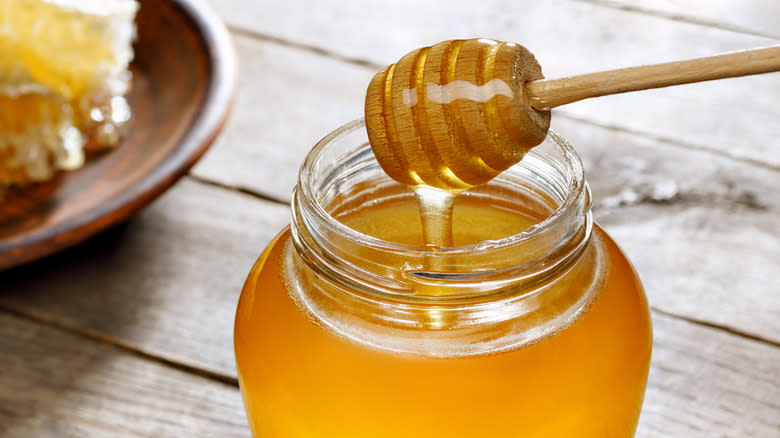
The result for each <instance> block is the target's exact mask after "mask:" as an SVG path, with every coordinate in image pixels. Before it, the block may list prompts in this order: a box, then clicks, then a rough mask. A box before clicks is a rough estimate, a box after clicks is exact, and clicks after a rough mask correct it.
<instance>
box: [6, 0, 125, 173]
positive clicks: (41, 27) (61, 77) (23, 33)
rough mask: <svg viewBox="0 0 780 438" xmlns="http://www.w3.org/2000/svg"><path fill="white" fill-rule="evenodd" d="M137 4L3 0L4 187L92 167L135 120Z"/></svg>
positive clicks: (97, 0)
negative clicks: (88, 156)
mask: <svg viewBox="0 0 780 438" xmlns="http://www.w3.org/2000/svg"><path fill="white" fill-rule="evenodd" d="M137 9H138V4H137V3H136V2H135V0H0V188H2V187H4V186H8V185H23V184H25V183H29V182H38V181H45V180H47V179H49V178H51V177H52V176H53V175H54V174H55V173H57V172H58V171H60V170H71V169H75V168H78V167H80V166H81V165H83V163H84V146H85V144H86V143H87V141H89V144H90V145H96V146H98V147H110V146H113V145H116V144H117V142H118V141H119V138H120V135H121V128H122V126H123V125H124V124H125V123H126V122H127V121H128V120H129V118H130V108H129V106H128V105H127V102H126V101H125V99H124V97H123V96H124V95H125V93H126V92H127V90H128V87H129V83H130V79H131V74H130V72H129V70H128V64H129V63H130V60H131V59H132V57H133V51H132V46H131V43H132V40H133V38H134V37H135V26H134V23H133V20H134V17H135V13H136V11H137Z"/></svg>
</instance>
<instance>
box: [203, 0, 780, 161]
mask: <svg viewBox="0 0 780 438" xmlns="http://www.w3.org/2000/svg"><path fill="white" fill-rule="evenodd" d="M242 5H243V6H242ZM214 6H215V8H216V9H217V10H218V11H219V12H220V13H221V14H222V16H223V17H224V18H225V19H226V20H227V21H228V22H229V23H230V24H232V25H233V26H236V27H239V28H242V29H248V30H251V31H254V32H258V33H260V34H264V35H270V36H272V37H275V38H281V39H285V40H289V41H292V42H296V43H302V44H306V45H311V46H315V47H320V48H324V49H326V50H328V51H330V52H333V53H336V54H341V55H345V56H348V57H353V58H359V59H367V60H370V61H372V62H376V63H379V64H388V63H391V62H395V61H396V60H398V58H400V57H401V56H402V55H403V54H404V53H406V52H408V51H410V50H412V49H414V48H417V47H421V46H424V45H429V44H432V43H435V42H438V41H440V40H445V39H451V38H468V37H475V36H476V37H490V38H497V39H504V40H510V41H518V42H520V43H522V44H524V45H526V46H527V47H528V48H529V49H531V51H532V52H534V53H535V54H536V56H537V58H538V59H539V62H540V63H541V65H542V67H543V70H544V71H545V74H546V75H547V76H548V77H561V76H568V75H573V74H578V73H588V72H593V71H599V70H606V69H610V68H618V67H626V66H631V65H639V64H648V63H654V62H664V61H671V60H678V59H685V58H691V57H696V56H705V55H711V54H715V53H720V52H726V51H733V50H738V49H744V48H751V47H757V46H766V45H770V44H776V43H777V40H774V39H771V38H763V37H756V36H751V35H745V34H739V33H735V32H730V31H727V30H723V29H718V28H713V27H707V26H700V25H696V24H691V23H686V22H681V21H676V20H669V19H665V18H662V17H657V16H650V15H647V14H640V13H634V12H629V11H623V10H619V9H615V8H610V7H604V6H600V5H595V4H591V3H584V2H579V1H571V0H553V1H548V2H533V3H528V2H514V3H506V2H503V1H500V0H487V1H485V2H481V3H480V5H479V7H478V8H475V7H474V4H473V2H464V1H456V2H453V1H444V0H442V1H437V2H426V3H425V5H420V4H419V3H418V2H370V4H367V3H366V2H362V1H347V0H342V1H340V2H337V3H336V4H334V2H327V3H318V4H317V5H313V4H310V2H307V1H305V0H291V1H290V2H288V3H286V7H285V8H268V7H266V6H265V5H263V4H261V3H255V4H245V3H244V2H242V1H240V0H227V1H221V2H214ZM743 8H746V9H747V8H749V7H748V6H747V5H746V6H743ZM291 11H295V12H294V13H292V12H291ZM570 23H577V25H576V26H573V25H570ZM242 59H243V61H244V67H245V68H246V66H247V65H248V64H250V63H255V62H257V63H262V62H264V60H265V58H263V57H257V56H252V55H250V54H249V53H248V52H243V53H242ZM252 68H253V69H256V70H259V69H262V66H258V67H252ZM305 68H306V67H305V64H304V65H299V66H290V74H291V75H293V76H296V75H297V74H298V73H296V72H297V71H302V70H303V69H305ZM312 71H314V70H312ZM316 72H317V73H316V75H317V76H326V77H328V76H330V77H331V78H328V80H332V85H331V89H330V91H328V93H332V92H333V90H339V91H341V92H342V93H344V94H346V95H347V97H348V98H349V99H347V100H344V101H343V104H344V105H349V106H350V108H351V106H352V105H354V103H353V100H352V99H351V96H352V95H353V94H362V93H363V92H364V88H365V86H366V82H365V81H357V82H355V81H353V80H351V78H350V79H344V80H339V79H338V75H337V74H335V73H331V72H327V71H323V70H317V71H316ZM309 75H313V74H312V73H311V71H310V72H309ZM266 80H267V81H268V84H269V85H268V86H269V87H273V84H274V83H276V81H275V80H272V79H266ZM289 91H290V93H295V92H296V91H295V90H289ZM298 91H299V92H302V93H305V94H307V95H310V96H311V95H316V94H318V92H319V91H317V90H309V89H301V90H298ZM288 95H289V94H288ZM309 99H310V100H311V99H312V98H311V97H310V98H309ZM290 100H291V101H297V100H296V99H290ZM261 101H262V100H261ZM303 101H304V102H305V99H303ZM313 101H314V100H313ZM778 101H780V74H770V75H764V76H762V77H750V78H740V79H729V80H725V81H716V82H713V83H710V84H695V85H687V86H683V87H671V88H668V89H663V90H655V91H650V92H640V93H632V94H630V95H626V96H612V97H604V98H598V99H592V100H590V101H585V102H580V103H575V104H572V105H568V106H564V107H562V109H561V111H562V112H565V113H569V114H572V115H574V116H577V117H582V118H585V119H587V120H593V121H595V122H598V123H602V124H605V123H606V124H610V125H612V124H614V125H617V126H622V127H625V128H627V129H630V130H635V131H639V132H646V133H649V134H652V135H659V136H665V137H670V138H673V139H677V140H679V141H681V142H683V143H690V144H694V145H697V146H700V147H705V148H711V149H715V150H719V151H723V152H725V153H733V154H735V155H744V156H747V157H749V158H751V159H754V160H760V161H765V162H767V163H770V164H771V165H773V166H776V167H780V148H778V147H777V145H778V141H777V139H778V138H780V126H779V125H778V124H777V123H776V120H777V119H778V118H780V108H778V106H777V105H776V102H778ZM315 102H316V101H315ZM279 105H284V102H283V101H275V102H274V105H273V106H271V107H270V108H272V109H273V111H281V110H280V108H279ZM353 111H354V112H355V113H359V112H360V111H362V105H361V106H358V107H356V108H354V109H353ZM340 122H341V121H339V123H335V124H333V125H332V127H335V126H336V125H339V124H341V123H340ZM289 123H290V120H289V119H288V120H287V121H286V123H285V125H288V124H289ZM255 135H257V134H255Z"/></svg>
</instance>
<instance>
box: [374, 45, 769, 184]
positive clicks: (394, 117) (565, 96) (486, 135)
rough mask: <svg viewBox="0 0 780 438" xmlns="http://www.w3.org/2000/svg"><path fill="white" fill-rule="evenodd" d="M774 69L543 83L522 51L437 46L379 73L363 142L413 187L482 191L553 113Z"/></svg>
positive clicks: (707, 65) (759, 64)
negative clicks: (587, 102)
mask: <svg viewBox="0 0 780 438" xmlns="http://www.w3.org/2000/svg"><path fill="white" fill-rule="evenodd" d="M778 70H780V46H774V47H768V48H764V49H755V50H746V51H742V52H735V53H729V54H723V55H717V56H711V57H705V58H697V59H692V60H687V61H679V62H671V63H665V64H656V65H648V66H641V67H631V68H624V69H619V70H611V71H605V72H599V73H591V74H586V75H582V76H574V77H568V78H562V79H552V80H544V79H543V76H542V69H541V67H540V66H539V63H538V62H537V61H536V59H535V58H534V56H533V54H532V53H531V52H529V51H528V50H527V49H526V48H524V47H522V46H520V45H518V44H515V43H507V42H497V41H492V40H486V39H470V40H452V41H444V42H441V43H438V44H436V45H433V46H431V47H425V48H422V49H417V50H414V51H412V52H410V53H408V54H407V55H406V56H404V57H403V58H401V60H399V61H398V62H397V63H396V64H393V65H389V66H387V67H385V68H383V69H382V70H380V71H379V72H378V73H377V74H376V75H375V76H374V78H373V80H372V81H371V83H370V84H369V86H368V91H367V93H366V106H365V119H366V129H367V131H368V136H369V141H370V143H371V147H372V149H373V151H374V154H375V155H376V157H377V160H378V161H379V164H380V165H381V166H382V168H383V169H384V171H385V172H386V173H387V174H388V175H389V176H390V177H391V178H393V179H395V180H396V181H398V182H400V183H402V184H406V185H408V186H411V187H416V186H423V185H427V186H431V187H436V188H440V189H444V190H447V191H451V192H458V191H461V190H464V189H467V188H469V187H474V186H477V185H479V184H483V183H485V182H487V181H489V180H490V179H492V178H493V177H495V176H496V175H497V174H498V173H500V172H501V171H503V170H505V169H507V168H509V167H510V166H512V165H514V164H515V163H517V162H519V161H520V160H521V159H522V158H523V155H525V153H526V152H527V151H528V150H529V149H530V148H532V147H534V146H536V145H538V144H539V143H541V142H542V141H543V140H544V138H545V137H546V135H547V130H548V129H549V127H550V109H552V108H555V107H557V106H559V105H563V104H567V103H571V102H576V101H578V100H582V99H587V98H590V97H598V96H605V95H609V94H618V93H625V92H628V91H637V90H645V89H650V88H659V87H666V86H669V85H678V84H686V83H691V82H700V81H708V80H713V79H722V78H728V77H737V76H745V75H751V74H758V73H768V72H773V71H778Z"/></svg>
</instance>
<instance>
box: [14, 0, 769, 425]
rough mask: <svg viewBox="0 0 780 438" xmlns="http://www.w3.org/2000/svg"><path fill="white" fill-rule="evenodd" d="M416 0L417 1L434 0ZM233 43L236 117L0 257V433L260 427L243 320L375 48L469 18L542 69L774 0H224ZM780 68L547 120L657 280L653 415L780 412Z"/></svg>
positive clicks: (727, 35) (707, 24) (749, 418)
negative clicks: (77, 242) (260, 266)
mask: <svg viewBox="0 0 780 438" xmlns="http://www.w3.org/2000/svg"><path fill="white" fill-rule="evenodd" d="M418 4H420V5H418ZM212 5H213V7H214V8H215V9H216V10H217V12H218V13H219V14H221V15H222V17H223V18H224V19H225V21H226V22H227V23H228V25H229V27H230V29H231V31H232V33H233V36H234V38H235V45H236V48H237V50H238V53H239V59H240V63H241V77H240V89H239V94H238V96H237V101H236V104H235V108H234V111H233V114H232V118H231V119H230V121H229V123H228V125H227V127H226V129H225V131H224V133H223V134H222V136H221V137H220V138H219V140H218V141H217V143H216V144H215V145H214V147H213V149H212V150H211V151H210V152H209V153H208V154H207V156H206V157H205V158H204V159H203V160H202V161H201V162H200V163H199V164H198V165H197V166H196V167H195V168H194V169H193V170H192V171H191V172H190V174H189V176H187V177H185V178H184V179H183V180H182V181H181V182H180V183H179V184H178V185H176V186H175V187H174V188H173V189H171V190H170V191H169V192H167V194H165V195H164V196H162V197H161V198H160V199H159V200H158V201H156V202H155V203H154V204H152V205H151V206H150V207H149V208H147V209H146V210H145V211H143V212H142V213H141V214H139V215H138V216H137V217H136V218H134V219H133V220H131V221H130V222H128V223H126V224H124V225H122V226H119V227H117V228H115V229H113V230H111V231H109V232H107V233H104V234H103V235H100V236H98V237H96V238H94V239H92V240H91V241H89V242H87V243H85V244H83V245H81V246H79V247H77V248H75V249H72V250H69V251H67V252H65V253H62V254H59V255H56V256H54V257H51V258H49V259H46V260H43V261H40V262H37V263H33V264H30V265H27V266H24V267H21V268H17V269H14V270H11V271H7V272H3V273H0V364H1V366H2V368H0V436H2V437H14V438H15V437H112V438H114V437H188V436H197V437H248V436H250V433H249V430H248V427H247V424H246V419H245V416H244V412H243V407H242V402H241V396H240V394H239V390H238V386H237V381H236V371H235V367H234V361H233V348H232V325H233V314H234V309H235V305H236V300H237V298H238V294H239V291H240V288H241V285H242V283H243V280H244V278H245V276H246V274H247V273H248V271H249V268H250V267H251V265H252V263H253V262H254V260H255V258H256V257H257V255H258V254H259V252H260V251H261V250H262V249H263V248H264V246H265V245H266V243H267V242H268V241H269V239H270V238H271V237H272V236H273V235H274V234H275V233H276V232H277V231H278V230H279V229H281V228H282V227H283V226H284V225H285V224H286V223H287V222H288V208H287V202H288V200H289V198H290V191H291V189H292V187H293V185H294V183H295V176H296V169H297V167H298V166H299V164H300V162H301V161H302V159H303V157H304V155H305V154H306V152H307V151H308V150H309V148H310V147H311V146H312V145H313V144H314V143H315V141H316V140H318V139H319V138H320V137H322V136H323V135H324V134H325V133H327V132H328V131H330V130H332V129H334V128H336V127H337V126H339V125H341V124H343V123H344V122H347V121H349V120H351V119H354V118H357V117H359V116H360V115H361V114H362V104H363V93H364V89H365V86H366V84H367V83H368V81H369V79H370V77H371V76H372V74H373V72H374V71H375V70H376V69H377V68H378V67H379V66H380V65H384V64H386V63H390V62H394V61H395V60H396V59H398V58H399V57H400V56H401V55H402V54H403V53H405V52H407V51H409V50H411V49H413V48H416V47H418V46H422V45H428V44H431V43H434V42H437V41H439V40H444V39H450V38H453V37H474V36H480V37H492V38H497V39H505V40H512V41H519V42H522V43H523V44H525V45H526V46H527V47H529V48H530V49H531V50H532V51H533V52H534V53H536V54H537V57H538V59H539V61H540V63H541V65H542V66H543V68H544V71H545V73H546V75H547V76H548V77H558V76H563V75H566V74H574V73H584V72H590V71H595V70H600V69H608V68H617V67H623V66H629V65H635V64H641V63H652V62H662V61H670V60H675V59H682V58H687V57H694V56H704V55H707V54H713V53H717V52H723V51H730V50H737V49H741V48H750V47H755V46H766V45H771V44H777V43H778V40H780V26H778V23H780V3H778V2H777V1H776V0H752V1H750V2H743V1H740V0H722V1H705V0H700V1H693V0H692V1H687V2H669V1H663V0H643V1H631V0H579V1H575V0H551V1H544V2H542V1H537V2H524V1H514V2H505V1H499V0H482V1H480V2H473V1H469V2H465V1H456V0H441V1H428V2H418V1H396V2H389V1H374V2H364V1H355V0H351V1H350V0H338V1H335V0H334V1H330V2H310V1H308V0H287V1H285V2H260V1H252V0H219V1H217V0H212ZM779 120H780V75H778V74H770V75H764V76H756V77H748V78H740V79H729V80H724V81H719V82H715V83H707V84H697V85H690V86H684V87H676V88H670V89H663V90H655V91H649V92H642V93H635V94H631V95H624V96H613V97H607V98H600V99H594V100H592V101H585V102H581V103H577V104H573V105H569V106H565V107H563V108H561V109H560V111H556V112H555V113H554V115H553V128H554V129H555V130H557V131H559V132H560V133H562V134H563V135H564V136H565V137H567V138H568V139H570V140H571V142H572V143H573V144H574V145H576V148H577V149H578V151H579V152H580V154H581V155H582V157H583V160H584V162H585V165H586V168H587V172H588V179H589V181H590V183H591V188H592V190H593V196H594V200H595V204H594V214H595V216H596V218H597V220H598V221H599V222H600V223H601V224H602V225H603V226H604V227H605V228H606V229H607V230H608V232H610V233H611V234H612V236H613V237H615V239H616V240H617V241H618V242H619V243H620V244H621V245H622V246H623V248H624V249H625V250H626V251H627V253H628V254H629V256H630V258H631V259H632V260H633V261H634V263H635V265H636V267H637V269H638V271H639V273H640V275H641V277H642V279H643V280H644V283H645V285H646V288H647V295H648V297H649V300H650V303H651V305H652V309H653V319H654V326H655V348H654V352H653V361H652V370H651V373H650V381H649V384H648V388H647V395H646V399H645V404H644V410H643V413H642V417H641V421H640V427H639V432H638V434H637V436H639V437H670V436H674V437H707V438H709V437H716V436H718V437H719V436H728V437H767V438H772V437H778V436H780V348H779V347H780V344H779V343H780V286H778V280H777V278H778V275H779V274H780V223H779V214H780V123H778V121H779Z"/></svg>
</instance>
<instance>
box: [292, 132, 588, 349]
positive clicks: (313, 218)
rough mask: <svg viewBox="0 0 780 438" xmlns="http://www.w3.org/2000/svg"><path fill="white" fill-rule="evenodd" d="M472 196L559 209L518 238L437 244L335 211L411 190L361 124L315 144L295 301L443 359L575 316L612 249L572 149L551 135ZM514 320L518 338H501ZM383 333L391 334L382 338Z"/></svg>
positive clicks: (298, 218)
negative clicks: (596, 237) (386, 235)
mask: <svg viewBox="0 0 780 438" xmlns="http://www.w3.org/2000/svg"><path fill="white" fill-rule="evenodd" d="M471 192H472V193H471V194H470V195H469V196H477V197H486V198H493V199H497V198H506V199H509V200H511V201H512V202H520V203H525V204H528V206H529V208H530V207H533V208H536V209H539V208H543V209H546V210H548V211H549V215H548V216H547V217H546V218H545V219H543V220H541V221H540V222H539V223H537V224H535V225H533V226H531V227H530V228H528V229H526V230H525V231H523V232H521V233H519V234H515V235H512V236H509V237H506V238H502V239H499V240H490V241H485V242H480V243H478V244H475V245H470V246H463V247H453V248H441V249H437V250H432V249H430V248H426V247H416V246H409V245H402V244H399V243H395V242H388V241H384V240H380V239H377V238H374V237H371V236H368V235H365V234H363V233H360V232H358V231H356V230H353V229H351V228H349V227H347V226H346V225H344V224H342V223H341V222H340V221H339V220H338V219H337V218H336V216H337V215H338V214H339V212H343V211H344V208H345V206H348V205H359V204H362V203H364V202H378V201H380V200H381V199H389V198H392V197H394V196H404V195H406V196H408V194H409V190H408V189H407V188H405V187H401V186H399V185H398V184H397V183H395V182H394V181H392V180H390V179H389V178H388V177H387V176H386V175H385V174H384V173H383V172H382V170H381V168H380V167H379V165H378V163H377V162H376V159H375V158H374V156H373V154H372V152H371V149H370V147H369V145H368V142H367V139H366V134H365V129H364V124H363V121H362V120H358V121H355V122H352V123H350V124H347V125H345V126H344V127H342V128H340V129H338V130H336V131H334V132H333V133H331V134H330V135H328V136H326V137H325V138H324V139H323V140H322V141H320V142H319V143H318V144H317V145H316V146H315V147H314V148H313V149H312V151H311V152H310V154H309V156H308V157H307V159H306V160H305V162H304V164H303V165H302V167H301V171H300V174H299V179H298V185H297V187H296V190H295V193H294V196H293V202H292V212H293V220H292V224H291V235H292V242H293V248H290V250H289V251H288V253H289V254H288V255H289V256H288V259H289V262H288V263H287V267H288V270H289V272H288V273H287V274H288V275H287V276H288V281H290V283H291V285H292V286H293V287H292V294H293V298H295V299H296V301H297V302H298V304H299V305H300V306H301V308H302V309H304V310H305V311H306V312H308V313H309V314H310V316H312V317H313V318H315V319H316V320H318V321H319V322H321V323H324V324H326V325H327V326H329V327H330V328H331V329H333V330H335V331H337V332H339V333H341V334H342V335H345V336H348V337H350V338H353V339H354V340H356V341H359V342H362V343H367V344H371V345H374V344H376V345H377V346H379V345H381V346H382V348H386V349H391V350H394V351H398V352H405V353H412V354H425V355H434V356H440V355H449V354H450V353H451V352H452V349H453V346H454V345H455V344H457V345H461V347H463V346H464V345H466V344H464V343H463V342H462V341H463V339H464V336H465V337H466V338H468V337H470V336H471V337H475V339H476V338H478V339H479V342H472V343H471V344H470V346H469V347H468V350H469V351H465V352H460V353H457V354H475V353H484V352H486V351H498V350H500V349H502V348H510V347H511V346H517V345H518V344H524V343H528V342H534V341H536V340H538V339H539V338H540V337H543V336H546V335H549V334H550V333H552V332H554V331H557V330H559V329H561V328H562V327H564V326H566V325H568V324H569V323H571V322H572V321H573V320H574V319H576V317H578V315H579V314H580V313H581V312H582V311H584V309H586V308H587V307H588V306H589V305H590V303H591V302H592V301H593V299H594V298H595V294H596V292H595V291H596V290H598V287H596V286H597V284H598V283H599V282H600V281H602V278H601V277H602V276H603V274H601V271H602V270H601V269H599V266H600V264H601V263H600V262H599V260H600V257H602V256H601V252H600V251H597V250H596V249H595V248H594V247H593V245H590V242H591V231H592V225H593V224H592V219H591V214H590V194H589V190H588V187H587V185H586V183H585V180H584V173H583V168H582V164H581V162H580V160H579V158H578V157H577V155H576V154H575V153H574V151H573V150H572V149H571V147H569V146H568V145H567V144H566V143H565V141H563V140H562V139H561V138H560V137H559V136H557V135H556V134H554V133H550V135H549V137H548V139H547V140H546V141H545V142H544V143H543V144H542V145H540V146H538V147H537V148H534V149H533V150H532V151H531V152H530V153H529V154H528V155H527V156H526V157H525V158H524V159H523V160H522V161H521V162H520V163H519V164H517V165H515V166H514V167H512V168H510V169H508V170H507V171H505V172H503V173H502V174H501V175H499V177H497V178H496V179H494V180H493V181H491V182H490V183H489V184H487V185H485V186H482V187H479V188H477V189H475V190H473V191H471ZM584 258H585V259H587V260H589V262H588V263H581V261H582V260H583V259H584ZM505 326H506V327H505ZM509 326H511V328H512V330H511V332H512V333H513V336H512V339H507V337H506V336H499V334H501V333H504V334H506V333H507V332H506V330H507V329H508V328H509ZM420 329H424V330H427V331H429V333H428V335H427V336H425V337H424V339H422V340H420V339H421V338H419V336H417V335H415V334H414V331H415V330H420ZM444 329H446V330H444ZM493 332H495V333H494V335H495V336H493V335H490V333H493ZM358 334H359V335H358ZM380 334H381V338H382V341H381V342H379V341H378V340H376V339H374V340H372V339H373V337H374V335H376V336H380ZM389 334H392V336H389ZM418 334H419V333H418ZM414 339H418V342H415V341H414ZM456 339H458V342H455V340H456ZM464 348H465V347H464ZM472 350H473V351H472Z"/></svg>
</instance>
